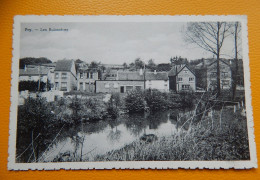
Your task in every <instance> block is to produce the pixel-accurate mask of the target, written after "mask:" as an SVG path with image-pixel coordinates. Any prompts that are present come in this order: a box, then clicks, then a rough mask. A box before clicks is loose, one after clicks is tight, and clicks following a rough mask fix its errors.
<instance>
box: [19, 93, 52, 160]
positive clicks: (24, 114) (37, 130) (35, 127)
mask: <svg viewBox="0 0 260 180" xmlns="http://www.w3.org/2000/svg"><path fill="white" fill-rule="evenodd" d="M55 123H56V121H55V117H54V115H53V113H52V108H51V107H50V106H48V103H47V102H46V100H45V99H43V98H39V97H37V98H35V99H34V98H28V99H26V100H25V104H24V105H22V106H19V107H18V121H17V142H16V154H17V155H18V156H19V155H20V154H21V153H22V152H23V151H24V150H25V149H26V148H27V147H30V146H29V145H30V144H31V143H32V141H34V142H33V143H34V148H32V147H30V149H29V150H28V151H27V152H29V153H24V154H23V155H21V156H20V157H19V158H18V161H22V162H31V161H33V160H36V161H37V160H38V158H39V156H40V152H42V151H43V150H45V148H46V147H47V146H48V143H49V141H48V139H50V137H51V136H53V135H55V132H56V130H57V129H56V128H55ZM56 126H57V125H56ZM36 138H37V140H35V139H36ZM33 150H34V152H35V157H32V156H31V157H30V154H31V153H32V152H33Z"/></svg>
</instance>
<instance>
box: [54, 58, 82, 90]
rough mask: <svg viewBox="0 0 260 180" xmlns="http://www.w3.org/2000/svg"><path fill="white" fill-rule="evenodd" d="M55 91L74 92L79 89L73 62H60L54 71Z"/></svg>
mask: <svg viewBox="0 0 260 180" xmlns="http://www.w3.org/2000/svg"><path fill="white" fill-rule="evenodd" d="M54 74H55V77H54V82H55V90H60V91H72V90H76V89H77V77H76V67H75V63H74V61H73V60H59V61H57V63H56V67H55V70H54Z"/></svg>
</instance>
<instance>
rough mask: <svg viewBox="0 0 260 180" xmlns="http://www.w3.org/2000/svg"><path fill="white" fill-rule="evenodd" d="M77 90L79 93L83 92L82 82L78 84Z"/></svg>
mask: <svg viewBox="0 0 260 180" xmlns="http://www.w3.org/2000/svg"><path fill="white" fill-rule="evenodd" d="M79 90H80V91H83V83H82V82H81V83H79Z"/></svg>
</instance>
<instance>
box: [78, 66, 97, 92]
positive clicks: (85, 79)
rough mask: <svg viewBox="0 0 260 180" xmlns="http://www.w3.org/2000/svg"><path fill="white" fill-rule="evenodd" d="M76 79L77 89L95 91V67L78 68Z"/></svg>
mask: <svg viewBox="0 0 260 180" xmlns="http://www.w3.org/2000/svg"><path fill="white" fill-rule="evenodd" d="M77 80H78V81H77V90H79V91H86V92H95V81H96V80H98V72H97V70H95V69H88V68H79V69H78V72H77Z"/></svg>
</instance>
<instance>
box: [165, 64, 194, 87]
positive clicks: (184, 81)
mask: <svg viewBox="0 0 260 180" xmlns="http://www.w3.org/2000/svg"><path fill="white" fill-rule="evenodd" d="M168 76H169V86H170V90H172V91H175V92H179V91H196V76H195V73H194V72H193V71H192V70H191V69H190V68H189V67H188V66H187V65H184V64H183V65H176V66H174V67H173V68H172V69H171V70H170V71H169V73H168Z"/></svg>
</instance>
